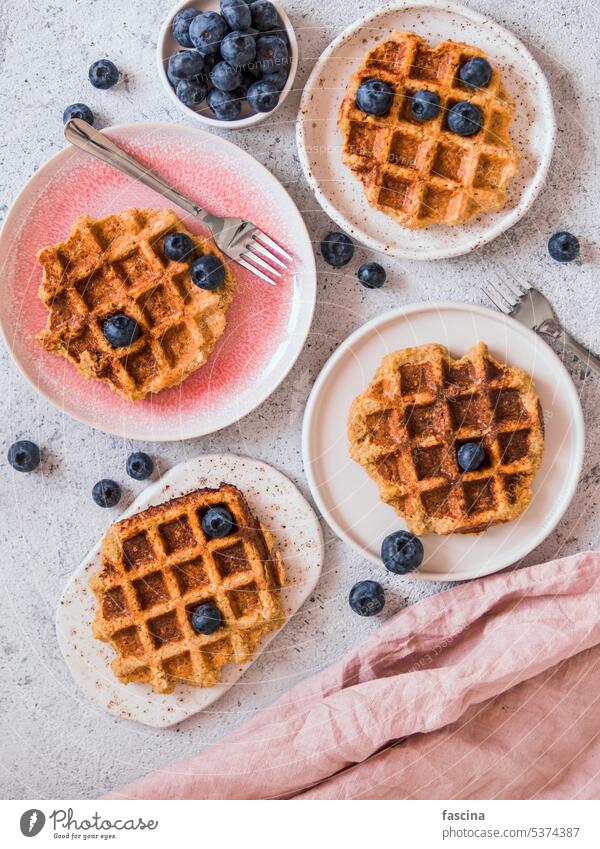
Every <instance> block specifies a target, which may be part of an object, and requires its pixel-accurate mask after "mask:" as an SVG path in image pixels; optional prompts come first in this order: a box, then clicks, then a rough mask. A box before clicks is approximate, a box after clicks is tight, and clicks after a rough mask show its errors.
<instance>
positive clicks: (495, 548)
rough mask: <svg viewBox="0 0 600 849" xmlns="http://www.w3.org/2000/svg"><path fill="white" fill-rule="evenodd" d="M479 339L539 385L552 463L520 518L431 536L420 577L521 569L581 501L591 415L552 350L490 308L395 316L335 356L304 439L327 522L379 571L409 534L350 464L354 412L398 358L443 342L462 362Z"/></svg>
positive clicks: (315, 396) (313, 400)
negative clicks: (385, 554) (386, 553)
mask: <svg viewBox="0 0 600 849" xmlns="http://www.w3.org/2000/svg"><path fill="white" fill-rule="evenodd" d="M480 340H481V341H484V342H487V344H488V345H489V347H490V350H491V352H492V354H493V355H494V356H495V357H497V358H498V360H499V361H500V362H505V363H509V364H510V365H513V366H517V367H519V368H522V369H525V371H527V372H529V374H531V375H532V376H533V378H534V381H535V386H536V390H537V393H538V395H539V398H540V401H541V404H542V409H543V412H544V421H545V431H546V435H545V446H544V460H543V463H542V466H541V468H540V470H539V472H538V473H537V475H536V477H535V479H534V482H533V498H532V500H531V503H530V504H529V506H528V508H527V510H526V511H525V512H524V513H523V514H522V515H521V516H519V518H518V519H516V520H515V521H514V522H510V523H507V524H505V525H496V526H495V527H492V528H490V529H489V530H488V531H486V532H485V533H483V534H479V535H461V534H453V535H450V536H445V537H444V536H437V535H436V534H429V535H428V536H425V537H423V545H424V547H425V559H424V561H423V564H422V566H421V568H420V569H419V570H418V571H417V572H414V573H413V575H414V577H417V578H424V579H426V580H430V581H459V580H465V579H468V578H478V577H480V576H481V575H488V574H490V573H491V572H496V571H498V570H499V569H503V568H504V567H505V566H509V565H511V564H512V563H516V562H517V561H518V560H519V559H520V558H522V557H525V555H526V554H528V553H529V552H530V551H532V550H533V549H534V548H535V547H536V545H539V544H540V543H541V542H542V541H543V540H544V539H545V538H546V537H547V536H548V534H549V533H550V532H551V531H552V530H553V529H554V527H555V526H556V524H557V523H558V521H559V520H560V518H561V516H562V515H563V513H564V512H565V510H566V509H567V507H568V505H569V502H570V501H571V498H572V497H573V495H574V493H575V489H576V487H577V481H578V479H579V474H580V472H581V464H582V462H583V452H584V436H585V434H584V425H583V413H582V411H581V405H580V403H579V397H578V395H577V391H576V389H575V386H574V385H573V383H572V381H571V378H570V377H569V375H568V373H567V371H566V369H565V367H564V366H563V364H562V363H561V361H560V360H559V359H558V357H557V356H556V354H555V353H554V352H553V351H552V350H551V348H550V347H549V346H548V345H547V344H546V343H545V342H544V341H543V340H542V339H541V338H540V337H539V336H537V334H535V333H534V332H533V331H532V330H529V329H528V328H527V327H525V326H524V325H522V324H519V322H517V321H515V320H514V319H511V318H508V317H507V316H505V315H503V314H502V313H499V312H493V311H492V310H488V309H486V308H485V307H480V306H472V305H469V304H454V303H442V302H440V303H427V304H415V305H413V306H409V307H401V308H400V309H396V310H392V311H391V312H388V313H385V314H384V315H381V316H378V317H377V318H375V319H373V321H370V322H368V323H367V324H365V325H363V326H362V327H360V328H359V329H358V330H356V331H355V332H354V333H353V334H352V335H351V336H349V337H348V339H346V341H345V342H343V344H342V345H340V347H339V348H338V349H337V350H336V351H335V353H334V354H333V356H332V357H330V359H329V360H328V362H327V363H326V365H325V367H324V368H323V370H322V371H321V374H320V375H319V377H318V378H317V380H316V382H315V385H314V387H313V390H312V393H311V395H310V398H309V399H308V403H307V406H306V412H305V416H304V424H303V434H302V449H303V455H304V469H305V472H306V475H307V477H308V482H309V484H310V488H311V490H312V494H313V497H314V499H315V501H316V503H317V506H318V507H319V509H320V511H321V513H322V515H323V517H324V518H325V519H326V520H327V522H329V524H330V525H331V527H332V528H333V530H334V531H335V533H336V534H337V535H338V536H339V537H341V539H343V540H344V541H345V542H347V543H348V545H351V546H352V547H353V548H355V549H357V550H358V551H360V552H361V553H362V554H363V555H364V556H365V557H367V558H368V559H369V560H371V561H372V562H373V563H376V564H378V565H381V559H380V556H379V551H380V548H381V543H382V541H383V539H384V537H386V536H387V535H388V534H389V533H392V531H395V530H399V529H401V528H405V527H406V525H405V523H404V522H403V521H402V520H401V519H400V518H399V517H398V516H396V513H395V511H394V510H393V508H392V507H390V506H389V505H388V504H384V503H383V502H382V501H380V500H379V495H378V489H377V486H376V485H375V483H374V482H373V481H372V480H371V478H370V477H369V476H368V474H367V472H366V471H365V470H364V469H363V468H362V466H360V465H359V464H358V463H355V462H354V460H352V459H351V458H350V454H349V451H348V437H347V434H346V422H347V418H348V410H349V408H350V404H351V403H352V401H353V400H354V398H355V397H356V396H357V395H358V394H359V393H361V392H364V391H365V389H366V388H367V386H368V385H369V383H370V381H371V379H372V378H373V375H374V373H375V371H376V369H377V368H378V366H379V364H380V362H381V360H382V358H383V357H384V356H385V354H388V353H389V352H390V351H395V350H397V349H399V348H405V347H411V346H416V345H425V344H427V343H430V342H438V343H440V344H442V345H446V346H447V348H448V349H449V351H450V352H451V353H452V354H454V355H455V356H462V355H463V354H464V353H466V351H467V349H468V348H470V347H471V346H472V345H475V344H476V343H477V342H479V341H480ZM382 568H383V567H382Z"/></svg>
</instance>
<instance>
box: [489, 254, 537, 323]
mask: <svg viewBox="0 0 600 849" xmlns="http://www.w3.org/2000/svg"><path fill="white" fill-rule="evenodd" d="M499 265H500V267H501V268H502V269H503V270H504V272H505V274H506V276H505V277H503V276H502V275H500V274H498V273H497V272H496V277H497V278H498V281H499V283H494V282H493V281H492V280H488V281H487V282H486V283H484V284H483V286H482V287H481V291H482V292H483V293H484V295H485V296H486V297H487V298H489V300H490V301H491V302H492V303H493V304H494V306H495V307H497V308H498V309H499V310H500V311H501V312H503V313H505V314H506V315H510V313H512V312H513V310H514V309H515V307H516V306H517V305H518V304H520V303H521V301H522V300H523V298H524V297H525V295H526V294H527V292H529V290H530V289H531V285H530V284H529V283H528V282H527V281H526V280H524V279H523V278H522V277H520V276H519V275H518V274H515V273H514V272H513V271H509V269H508V268H507V267H506V266H505V265H504V264H503V263H499ZM513 281H514V282H513ZM515 284H516V285H515ZM507 304H508V306H506V305H507Z"/></svg>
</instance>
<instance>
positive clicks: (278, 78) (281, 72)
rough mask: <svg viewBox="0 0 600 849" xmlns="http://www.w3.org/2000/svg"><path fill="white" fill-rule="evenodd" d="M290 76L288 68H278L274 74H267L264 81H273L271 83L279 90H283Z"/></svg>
mask: <svg viewBox="0 0 600 849" xmlns="http://www.w3.org/2000/svg"><path fill="white" fill-rule="evenodd" d="M288 76H289V71H288V69H287V68H283V67H282V68H277V70H276V71H273V73H272V74H265V75H264V77H263V78H262V79H263V82H265V83H271V85H273V86H275V88H276V89H277V91H282V89H283V88H284V86H285V84H286V82H287V78H288Z"/></svg>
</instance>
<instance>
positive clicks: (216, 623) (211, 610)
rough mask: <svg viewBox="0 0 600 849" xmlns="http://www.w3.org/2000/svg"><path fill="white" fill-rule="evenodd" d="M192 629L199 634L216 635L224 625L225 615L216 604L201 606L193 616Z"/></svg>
mask: <svg viewBox="0 0 600 849" xmlns="http://www.w3.org/2000/svg"><path fill="white" fill-rule="evenodd" d="M190 621H191V623H192V628H193V629H194V631H195V632H196V633H197V634H205V635H206V636H208V635H209V634H214V633H215V631H218V630H219V628H221V627H222V625H223V614H222V613H221V611H220V610H219V608H218V607H215V605H214V604H210V603H208V602H206V603H205V604H199V605H198V607H196V608H195V609H194V610H192V615H191V620H190Z"/></svg>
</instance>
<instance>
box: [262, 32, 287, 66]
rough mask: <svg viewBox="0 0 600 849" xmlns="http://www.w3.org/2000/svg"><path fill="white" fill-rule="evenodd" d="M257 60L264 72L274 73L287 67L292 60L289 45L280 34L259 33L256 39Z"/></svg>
mask: <svg viewBox="0 0 600 849" xmlns="http://www.w3.org/2000/svg"><path fill="white" fill-rule="evenodd" d="M256 61H257V62H258V67H259V68H260V71H261V73H262V74H273V73H274V72H275V71H276V70H277V69H278V68H282V67H287V65H288V64H289V61H290V53H289V50H288V46H287V44H286V43H285V41H284V40H283V38H281V37H280V36H278V35H272V34H269V35H259V37H258V38H257V39H256Z"/></svg>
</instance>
